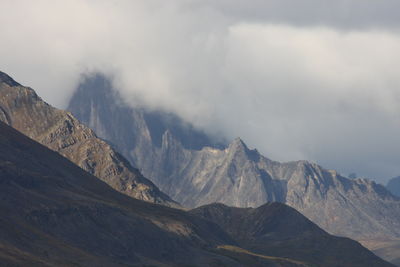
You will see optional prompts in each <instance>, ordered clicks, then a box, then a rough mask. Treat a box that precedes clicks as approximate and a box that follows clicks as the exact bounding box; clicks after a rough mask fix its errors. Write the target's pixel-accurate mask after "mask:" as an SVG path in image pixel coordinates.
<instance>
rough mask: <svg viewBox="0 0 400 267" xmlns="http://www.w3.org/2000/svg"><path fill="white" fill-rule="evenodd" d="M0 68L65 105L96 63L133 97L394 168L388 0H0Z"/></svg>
mask: <svg viewBox="0 0 400 267" xmlns="http://www.w3.org/2000/svg"><path fill="white" fill-rule="evenodd" d="M0 10H2V15H1V16H0V38H1V39H0V58H1V61H0V62H1V64H0V70H2V71H5V72H7V73H9V74H10V75H12V76H13V77H14V78H15V79H16V80H17V81H19V82H21V83H23V84H25V85H28V86H30V87H32V88H34V89H35V90H36V91H37V92H38V93H39V94H40V95H41V96H42V97H43V98H44V99H45V100H46V101H48V102H49V103H50V104H53V105H56V106H58V107H65V106H66V103H67V101H68V100H69V97H70V96H71V94H72V93H73V90H74V88H75V86H76V84H77V83H78V81H79V77H80V74H81V73H84V72H88V71H102V72H105V73H107V74H110V75H112V76H114V77H115V86H116V87H118V88H119V90H121V92H122V93H123V94H124V95H125V97H126V99H127V100H128V101H129V102H130V103H132V104H137V103H144V105H146V106H149V107H151V108H161V109H165V110H168V111H174V112H177V113H178V114H180V115H181V116H182V117H184V118H185V119H186V120H188V121H191V122H193V123H194V124H196V125H197V126H198V127H201V128H204V129H206V130H207V131H209V132H212V133H215V134H220V135H223V136H226V137H227V138H229V139H231V138H234V137H236V136H240V137H242V139H244V141H245V142H247V143H248V144H249V146H250V147H252V148H253V147H256V148H257V149H258V150H259V151H261V152H262V153H263V154H264V155H265V156H267V157H269V158H271V159H275V160H280V161H288V160H298V159H308V160H312V161H316V162H317V163H319V164H321V165H322V166H324V167H326V168H331V169H337V170H338V171H339V172H341V173H342V174H344V175H347V174H348V173H350V172H356V173H357V174H359V175H361V176H368V177H371V178H374V179H377V180H378V181H381V182H386V180H387V179H388V178H390V177H393V176H397V175H399V174H400V16H399V15H398V12H399V10H400V1H398V0H379V1H378V0H348V1H345V0H336V1H332V0H302V1H299V0H274V1H268V0H265V1H260V0H253V1H249V0H236V1H235V0H180V1H179V0H167V1H166V0H137V1H135V0H130V1H124V0H118V1H111V0H108V1H102V0H92V1H89V0H86V1H84V0H82V1H78V0H68V1H65V0H63V1H57V0H35V1H31V0H27V1H18V0H10V1H9V0H0Z"/></svg>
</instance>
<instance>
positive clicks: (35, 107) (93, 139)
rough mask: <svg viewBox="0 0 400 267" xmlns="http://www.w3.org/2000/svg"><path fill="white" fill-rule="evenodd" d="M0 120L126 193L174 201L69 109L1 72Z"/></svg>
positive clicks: (162, 202)
mask: <svg viewBox="0 0 400 267" xmlns="http://www.w3.org/2000/svg"><path fill="white" fill-rule="evenodd" d="M0 120H1V121H3V122H5V123H6V124H8V125H10V126H12V127H13V128H15V129H17V130H18V131H20V132H22V133H24V134H25V135H27V136H29V137H30V138H32V139H34V140H36V141H38V142H40V143H41V144H43V145H45V146H47V147H48V148H50V149H52V150H54V151H57V152H59V153H60V154H61V155H63V156H64V157H66V158H68V159H69V160H70V161H72V162H73V163H75V164H77V165H78V166H79V167H81V168H82V169H84V170H86V171H88V172H89V173H91V174H93V175H95V176H96V177H98V178H100V179H101V180H103V181H105V182H106V183H108V184H109V185H111V186H112V187H113V188H115V189H116V190H118V191H120V192H122V193H124V194H126V195H129V196H131V197H134V198H137V199H141V200H145V201H149V202H153V203H160V204H165V205H176V203H175V202H174V201H173V200H172V199H171V198H169V197H168V196H167V195H166V194H164V193H163V192H161V191H160V190H159V189H158V188H157V187H156V186H155V185H154V184H153V183H152V182H151V181H149V180H148V179H146V178H145V177H143V175H142V174H141V173H140V172H139V171H138V170H137V169H135V168H133V167H132V166H131V165H130V164H129V162H128V161H127V160H125V159H124V158H123V156H122V155H120V154H119V153H117V152H116V151H115V150H114V148H112V147H111V146H110V145H109V144H108V143H107V142H105V141H104V140H102V139H100V138H98V137H97V136H96V134H95V133H94V132H93V131H92V130H91V129H90V128H88V127H86V126H85V125H83V124H82V123H80V122H79V121H78V120H77V119H76V118H75V117H74V116H73V115H72V114H71V113H70V112H66V111H64V110H59V109H56V108H54V107H52V106H50V105H49V104H47V103H46V102H44V101H43V100H42V99H41V98H40V97H39V96H38V95H37V94H36V93H35V92H34V91H33V90H32V89H30V88H28V87H24V86H21V85H20V84H18V83H17V82H15V81H14V80H13V79H12V78H11V77H9V76H8V75H7V74H5V73H2V72H0Z"/></svg>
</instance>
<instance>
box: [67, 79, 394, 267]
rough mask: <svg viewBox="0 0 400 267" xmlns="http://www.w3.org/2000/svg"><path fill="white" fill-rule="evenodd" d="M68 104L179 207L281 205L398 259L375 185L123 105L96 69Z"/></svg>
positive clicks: (389, 215)
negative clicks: (270, 154) (275, 158)
mask: <svg viewBox="0 0 400 267" xmlns="http://www.w3.org/2000/svg"><path fill="white" fill-rule="evenodd" d="M68 110H70V111H71V112H72V113H73V114H74V115H75V116H76V117H77V118H78V119H79V120H81V121H82V122H83V123H85V124H86V125H88V126H89V127H90V128H92V129H94V131H95V132H96V133H97V134H98V135H99V136H100V137H101V138H104V139H106V140H108V141H110V142H111V143H112V144H113V145H114V146H115V147H116V149H117V150H118V151H120V152H121V153H122V154H123V155H124V156H125V157H126V158H127V159H128V160H129V161H130V162H131V163H132V165H133V166H136V167H137V168H140V171H141V172H142V173H143V174H144V176H146V177H148V178H149V179H150V180H151V181H153V182H154V183H155V184H156V185H157V186H158V187H159V188H160V189H161V190H162V191H163V192H165V193H166V194H168V195H169V196H170V197H171V198H172V199H174V200H176V201H177V202H179V203H180V204H182V205H183V206H185V207H188V208H195V207H198V206H201V205H207V204H210V203H214V202H220V203H223V204H226V205H229V206H235V207H243V208H247V207H253V208H254V207H258V206H260V205H262V204H264V203H266V202H271V201H277V202H281V203H285V204H287V205H289V206H291V207H293V208H295V209H296V210H298V211H300V212H301V213H302V214H304V215H305V216H306V217H308V218H309V219H310V220H311V221H313V222H314V223H316V224H317V225H319V226H320V227H322V228H323V229H325V230H327V231H328V232H330V233H332V234H335V235H339V236H346V237H350V238H353V239H356V240H359V241H361V242H362V243H363V244H364V245H366V246H368V247H369V248H371V249H374V250H375V251H376V252H377V253H380V255H383V256H385V257H386V258H387V259H389V260H392V261H393V262H397V263H399V261H400V250H399V249H398V246H399V245H400V199H399V198H398V197H396V196H394V195H393V194H391V193H390V192H389V191H388V190H387V189H386V188H385V187H384V186H382V185H380V184H376V183H375V182H373V181H371V180H368V179H348V178H346V177H343V176H341V175H340V174H339V173H337V172H336V171H334V170H327V169H324V168H323V167H321V166H319V165H317V164H315V163H311V162H308V161H294V162H286V163H280V162H276V161H273V160H271V159H269V158H267V157H265V156H263V155H261V154H260V153H259V152H258V151H257V150H255V149H254V150H252V149H249V148H248V147H247V145H246V144H245V143H244V142H243V141H242V140H241V139H240V138H237V139H235V140H234V141H232V142H231V143H230V144H226V145H225V146H223V145H220V144H215V142H213V140H212V138H210V137H207V136H206V134H205V133H204V132H202V131H199V130H197V129H195V128H194V127H193V126H192V125H190V124H188V123H186V122H184V121H183V120H181V119H179V117H178V116H176V115H171V114H169V113H165V112H162V111H148V110H146V109H144V108H139V107H138V108H135V107H132V106H131V105H128V104H126V103H124V101H123V99H122V98H121V96H120V95H119V94H118V92H117V91H116V90H113V88H112V84H111V82H110V81H109V80H108V79H107V78H106V77H104V76H103V75H101V74H96V75H92V76H88V77H86V79H85V80H84V81H83V82H82V83H81V84H80V86H79V87H78V89H77V91H76V92H75V95H74V96H73V97H72V99H71V101H70V104H69V107H68ZM155 122H158V123H156V125H162V126H161V127H154V125H155ZM183 133H184V134H183Z"/></svg>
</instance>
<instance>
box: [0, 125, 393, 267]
mask: <svg viewBox="0 0 400 267" xmlns="http://www.w3.org/2000/svg"><path fill="white" fill-rule="evenodd" d="M0 185H1V186H0V196H1V201H0V262H1V263H2V264H1V265H5V266H281V267H289V266H314V265H322V266H338V263H340V266H349V267H350V266H352V267H355V266H366V265H368V266H391V265H390V264H388V263H386V262H384V261H383V260H381V259H379V258H378V257H376V256H375V255H373V254H372V253H370V252H369V251H368V250H367V249H365V248H363V247H362V246H360V245H359V244H358V243H357V242H355V241H352V240H348V239H346V238H338V237H333V236H330V235H329V234H327V233H325V232H324V231H323V230H321V229H319V228H318V227H317V226H316V225H315V224H313V223H312V222H310V221H309V220H307V219H306V218H304V216H302V215H301V214H299V213H298V212H296V211H295V210H293V209H291V208H288V207H286V206H285V205H283V204H268V205H264V206H263V207H260V208H259V209H256V210H248V209H246V210H240V211H239V212H237V209H233V208H229V207H225V206H224V207H222V208H218V209H212V207H202V208H200V209H198V210H194V211H191V212H190V213H189V212H185V211H182V210H178V209H173V208H169V207H165V206H162V205H155V204H152V203H148V202H144V201H141V200H137V199H133V198H131V197H128V196H126V195H123V194H121V193H119V192H117V191H115V190H114V189H112V188H111V187H110V186H108V185H107V184H106V183H104V182H102V181H101V180H100V179H98V178H96V177H94V176H93V175H91V174H89V173H88V172H85V171H83V170H82V169H81V168H79V167H77V166H76V165H75V164H73V163H72V162H71V161H68V160H67V159H66V158H64V157H62V156H61V155H60V154H58V153H56V152H54V151H51V150H49V149H48V148H46V147H45V146H43V145H41V144H39V143H37V142H35V141H33V140H32V139H29V138H28V137H26V136H24V135H22V134H21V133H19V132H18V131H16V130H15V129H13V128H11V127H9V126H8V125H6V124H4V123H2V122H0ZM213 210H216V211H213ZM219 210H222V211H223V212H222V213H221V214H222V216H217V215H218V214H219V212H218V211H219ZM208 214H211V215H212V216H208ZM226 215H229V219H232V224H229V223H226V220H227V216H226ZM252 221H253V222H252ZM241 222H243V223H244V224H243V225H242V226H243V227H241V226H240V225H241ZM224 225H229V227H224V228H225V230H223V228H222V227H221V226H224ZM236 230H239V231H240V234H241V236H240V237H241V238H238V237H239V236H236V233H237V232H235V231H236ZM269 237H273V239H271V238H269ZM282 241H283V242H282ZM311 244H314V245H313V246H310V245H311ZM305 248H306V249H305ZM322 251H325V253H321V254H320V252H322ZM316 255H317V256H316Z"/></svg>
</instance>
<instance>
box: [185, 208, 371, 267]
mask: <svg viewBox="0 0 400 267" xmlns="http://www.w3.org/2000/svg"><path fill="white" fill-rule="evenodd" d="M190 212H191V213H192V214H195V215H196V216H200V217H202V218H204V219H208V220H210V221H212V222H214V223H216V224H218V225H219V226H220V227H221V228H222V229H224V230H225V231H227V232H228V233H229V234H230V235H231V236H232V237H234V239H235V240H236V241H237V242H238V243H239V244H241V245H242V246H243V247H245V248H248V249H250V250H251V251H253V252H255V253H260V254H265V253H272V254H273V255H276V256H279V257H282V258H287V257H290V258H295V259H297V260H300V261H302V260H305V261H308V262H311V263H313V264H316V265H319V264H321V263H322V262H324V264H323V266H344V265H349V266H357V265H362V264H365V265H368V266H370V265H375V264H378V263H373V262H369V263H366V262H364V263H362V262H360V259H363V258H364V257H366V256H367V255H371V254H372V253H371V252H369V251H367V250H365V251H363V252H361V251H360V253H361V254H358V255H355V254H352V253H351V251H354V250H355V249H358V248H362V246H361V245H360V244H358V243H355V242H354V241H352V240H350V239H347V238H339V237H335V238H331V237H330V235H329V234H327V233H326V232H325V231H323V230H322V229H320V228H319V227H317V226H316V225H315V224H314V223H312V222H311V221H310V220H308V219H306V218H305V217H304V216H303V215H301V214H300V213H299V212H297V211H296V210H294V209H293V208H290V207H288V206H286V205H284V204H281V203H277V202H274V203H267V204H265V205H262V206H260V207H258V208H232V207H227V206H225V205H223V204H210V205H207V206H202V207H199V208H196V209H194V210H191V211H190ZM300 240H301V241H300ZM339 255H341V256H339ZM342 260H343V261H342ZM361 261H362V260H361Z"/></svg>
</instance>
